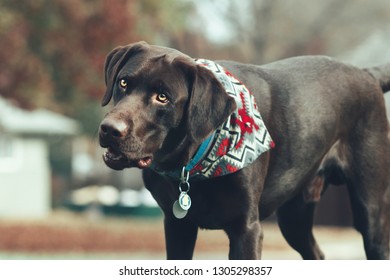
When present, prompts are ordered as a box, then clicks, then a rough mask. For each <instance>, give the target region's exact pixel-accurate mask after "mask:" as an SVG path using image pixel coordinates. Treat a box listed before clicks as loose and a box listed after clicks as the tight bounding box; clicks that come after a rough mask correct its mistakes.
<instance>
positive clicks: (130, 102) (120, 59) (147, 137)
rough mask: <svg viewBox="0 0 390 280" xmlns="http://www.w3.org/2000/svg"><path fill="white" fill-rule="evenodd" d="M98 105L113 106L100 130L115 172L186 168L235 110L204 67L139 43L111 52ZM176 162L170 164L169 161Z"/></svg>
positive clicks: (155, 47)
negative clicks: (167, 166)
mask: <svg viewBox="0 0 390 280" xmlns="http://www.w3.org/2000/svg"><path fill="white" fill-rule="evenodd" d="M105 81H106V85H107V90H106V93H105V95H104V97H103V100H102V105H103V106H105V105H107V104H108V103H109V102H110V100H111V99H113V102H114V106H113V108H112V109H111V111H110V112H109V113H107V115H106V116H105V117H104V119H103V121H102V123H101V125H100V130H99V140H100V145H101V146H102V147H103V148H107V151H106V153H105V154H104V156H103V159H104V161H105V163H106V164H107V165H108V166H109V167H111V168H113V169H117V170H119V169H124V168H127V167H139V168H146V167H149V166H150V165H151V163H152V161H155V162H156V163H158V164H159V165H164V163H167V164H168V162H169V161H171V165H172V164H173V165H177V166H180V165H183V164H185V163H186V162H187V161H188V160H189V159H190V157H191V156H192V153H194V152H195V149H196V147H197V145H199V143H201V142H202V140H204V139H205V138H206V137H207V136H208V135H209V134H210V133H211V132H212V131H213V130H215V129H216V128H217V127H218V126H220V125H221V124H222V123H223V121H224V120H226V118H227V117H228V116H229V115H230V114H231V113H232V112H233V111H234V109H235V107H236V104H235V102H234V99H233V98H231V97H230V96H228V94H226V92H225V90H224V88H223V87H222V85H221V84H220V82H219V81H218V80H217V79H216V78H215V77H214V75H213V74H212V73H211V72H210V71H209V70H207V69H205V68H204V67H200V66H198V65H196V64H195V62H194V61H193V59H191V58H190V57H189V56H187V55H184V54H183V53H180V52H179V51H177V50H174V49H169V48H165V47H158V46H152V45H148V44H147V43H144V42H140V43H135V44H131V45H128V46H125V47H118V48H116V49H114V50H113V51H111V52H110V53H109V54H108V56H107V59H106V62H105ZM173 158H174V159H173Z"/></svg>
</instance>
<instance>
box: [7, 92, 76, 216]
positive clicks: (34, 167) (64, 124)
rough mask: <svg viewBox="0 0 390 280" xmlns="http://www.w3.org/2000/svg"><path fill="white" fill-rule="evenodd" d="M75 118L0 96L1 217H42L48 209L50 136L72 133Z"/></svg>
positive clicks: (49, 195)
mask: <svg viewBox="0 0 390 280" xmlns="http://www.w3.org/2000/svg"><path fill="white" fill-rule="evenodd" d="M78 129H79V128H78V124H77V122H76V121H74V120H71V119H69V118H66V117H64V116H61V115H58V114H56V113H53V112H50V111H47V110H43V109H40V110H35V111H25V110H22V109H20V108H18V107H16V106H14V105H12V104H11V103H10V102H8V101H6V100H5V99H2V98H1V97H0V218H2V217H21V218H26V217H42V216H45V215H46V214H47V213H48V212H49V211H50V209H51V169H50V164H49V148H48V143H47V139H48V138H50V137H66V136H72V135H74V134H76V133H77V131H78Z"/></svg>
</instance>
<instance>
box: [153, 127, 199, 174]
mask: <svg viewBox="0 0 390 280" xmlns="http://www.w3.org/2000/svg"><path fill="white" fill-rule="evenodd" d="M200 145H201V143H194V141H193V140H192V139H191V138H190V137H189V136H188V135H187V133H186V132H185V130H182V129H180V128H178V129H175V130H173V131H171V132H170V133H168V135H167V137H166V138H165V141H164V143H163V145H162V147H161V149H160V150H159V151H158V152H157V153H156V154H155V155H154V161H153V165H152V169H154V170H156V171H158V172H162V173H165V172H172V171H176V170H181V169H182V167H183V166H186V165H187V164H188V163H189V161H190V160H191V158H192V157H193V156H194V155H195V153H196V151H197V150H198V148H199V146H200Z"/></svg>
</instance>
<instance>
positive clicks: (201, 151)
mask: <svg viewBox="0 0 390 280" xmlns="http://www.w3.org/2000/svg"><path fill="white" fill-rule="evenodd" d="M214 136H215V131H214V132H213V133H212V134H211V135H210V136H209V137H207V138H206V139H205V140H204V141H203V142H202V144H200V146H199V148H198V150H197V151H196V153H195V155H194V156H193V157H192V159H191V160H190V161H189V162H188V163H187V165H185V166H184V170H185V171H186V172H189V173H190V174H191V171H192V169H193V168H194V167H195V166H196V165H197V164H198V163H199V162H200V161H201V160H202V159H203V158H204V157H205V155H206V154H207V152H208V150H209V148H210V145H211V143H212V140H213V139H214ZM150 168H151V169H152V170H154V171H155V172H157V173H159V174H160V175H164V176H168V177H170V178H172V179H178V180H179V179H180V176H181V173H182V169H183V168H182V167H181V168H179V169H176V170H172V171H161V170H158V168H157V167H156V165H155V164H154V163H152V165H151V166H150ZM190 176H191V175H190Z"/></svg>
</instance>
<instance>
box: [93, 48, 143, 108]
mask: <svg viewBox="0 0 390 280" xmlns="http://www.w3.org/2000/svg"><path fill="white" fill-rule="evenodd" d="M146 45H147V43H145V42H138V43H134V44H130V45H127V46H124V47H117V48H115V49H113V50H112V51H111V52H110V53H109V54H108V55H107V57H106V61H105V63H104V73H105V75H104V78H105V81H106V87H107V88H106V93H105V94H104V96H103V100H102V103H101V104H102V106H105V105H107V104H108V103H109V102H110V100H111V97H112V94H113V86H114V84H115V81H116V77H117V75H118V73H119V70H120V69H121V68H122V67H123V65H125V63H126V62H127V60H128V59H129V58H130V57H131V56H132V55H135V54H136V53H138V52H140V51H141V50H142V48H143V47H145V46H146Z"/></svg>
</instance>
